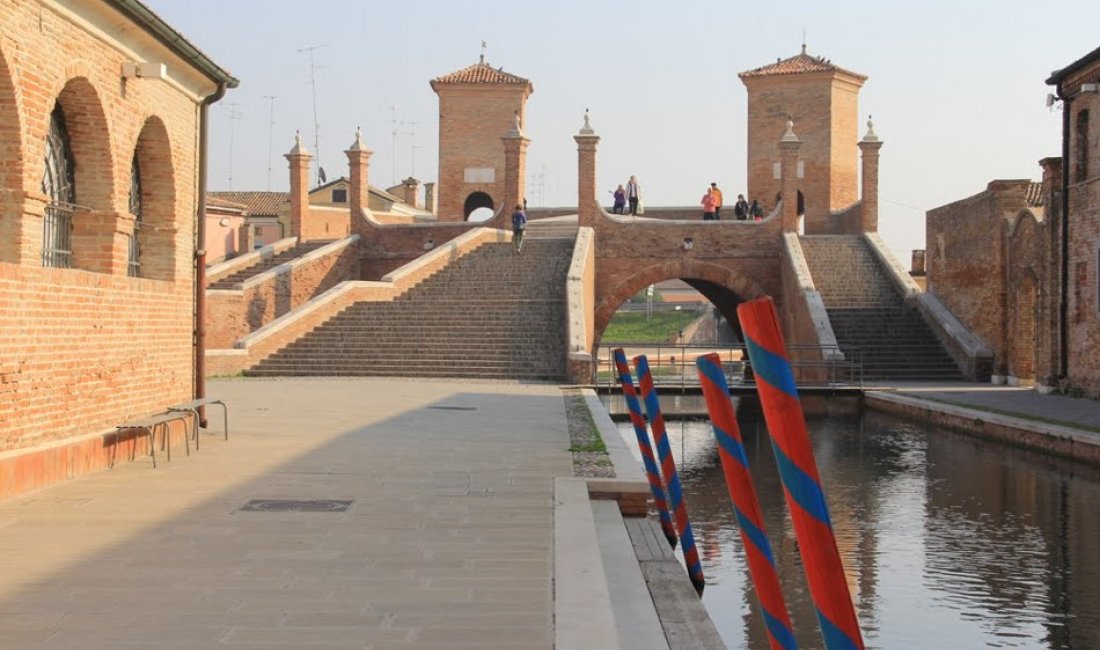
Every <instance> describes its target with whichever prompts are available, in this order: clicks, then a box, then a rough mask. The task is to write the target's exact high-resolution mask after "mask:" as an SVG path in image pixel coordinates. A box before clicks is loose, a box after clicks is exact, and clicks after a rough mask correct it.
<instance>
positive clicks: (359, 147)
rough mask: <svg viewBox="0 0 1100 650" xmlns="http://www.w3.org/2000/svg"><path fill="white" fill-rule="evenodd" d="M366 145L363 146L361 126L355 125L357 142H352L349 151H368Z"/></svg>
mask: <svg viewBox="0 0 1100 650" xmlns="http://www.w3.org/2000/svg"><path fill="white" fill-rule="evenodd" d="M366 149H367V148H366V147H365V146H363V132H362V131H361V130H360V129H359V127H355V142H353V143H351V147H350V148H349V149H348V151H366Z"/></svg>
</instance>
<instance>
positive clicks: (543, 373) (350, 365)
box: [245, 238, 573, 381]
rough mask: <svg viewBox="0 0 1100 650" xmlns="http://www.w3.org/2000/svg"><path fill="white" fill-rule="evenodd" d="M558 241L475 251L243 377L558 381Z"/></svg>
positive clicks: (566, 255)
mask: <svg viewBox="0 0 1100 650" xmlns="http://www.w3.org/2000/svg"><path fill="white" fill-rule="evenodd" d="M572 251H573V241H572V240H571V239H566V238H545V239H541V238H532V239H531V240H529V241H526V242H524V245H523V254H521V255H517V254H516V253H515V252H514V251H513V250H512V245H511V244H510V243H492V244H485V245H482V246H481V247H479V248H478V249H476V250H474V251H471V252H470V253H467V254H466V255H464V256H462V257H460V258H459V259H458V260H456V261H454V262H452V263H451V264H449V265H448V266H446V267H445V268H443V269H442V270H440V271H439V272H437V273H435V274H433V275H432V276H430V277H428V278H427V279H425V280H424V281H423V282H421V283H419V284H417V285H416V286H415V287H413V288H412V289H410V290H409V291H406V292H405V293H404V294H402V295H401V296H399V297H398V298H396V299H395V300H393V301H389V302H374V301H367V302H359V303H355V304H353V305H351V306H349V307H347V308H346V309H344V310H343V311H342V312H340V313H339V314H337V315H336V316H333V317H332V318H330V319H329V320H328V321H326V322H325V323H323V324H322V325H321V326H319V327H318V328H316V329H314V330H313V331H311V332H309V333H308V334H306V335H305V336H303V337H302V338H300V339H298V340H296V341H294V342H293V343H291V344H290V345H288V346H286V347H284V348H283V349H281V350H279V351H278V352H277V353H275V354H274V355H272V356H270V357H268V358H267V359H264V360H263V361H261V362H260V363H259V364H257V365H256V366H254V367H253V368H251V369H250V370H247V371H246V372H245V374H246V375H249V376H284V375H285V376H335V375H340V376H408V377H469V378H478V379H511V380H521V381H561V380H563V379H564V378H565V372H566V359H565V278H566V273H567V271H568V269H569V263H570V258H571V256H572Z"/></svg>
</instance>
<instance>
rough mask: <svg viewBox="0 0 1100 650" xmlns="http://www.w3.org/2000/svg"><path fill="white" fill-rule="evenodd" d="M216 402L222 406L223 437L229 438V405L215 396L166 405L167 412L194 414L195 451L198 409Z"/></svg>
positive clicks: (197, 435)
mask: <svg viewBox="0 0 1100 650" xmlns="http://www.w3.org/2000/svg"><path fill="white" fill-rule="evenodd" d="M211 404H217V405H219V406H221V407H222V417H223V421H224V428H225V439H226V440H229V407H228V406H226V405H225V402H223V401H222V400H220V399H218V398H217V397H200V398H198V399H194V400H191V401H190V402H186V403H183V404H176V405H174V406H169V407H168V412H169V413H189V414H191V415H192V416H194V431H195V451H198V450H199V409H200V408H202V407H204V406H210V405H211Z"/></svg>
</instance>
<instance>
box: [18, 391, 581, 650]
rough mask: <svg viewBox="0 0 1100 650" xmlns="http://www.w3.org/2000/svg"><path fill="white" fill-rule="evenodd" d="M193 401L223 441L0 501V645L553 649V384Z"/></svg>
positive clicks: (557, 411) (561, 428) (560, 411)
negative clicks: (330, 506) (252, 504)
mask: <svg viewBox="0 0 1100 650" xmlns="http://www.w3.org/2000/svg"><path fill="white" fill-rule="evenodd" d="M209 392H210V393H211V394H212V395H216V396H219V397H222V398H224V399H225V400H226V402H227V403H228V404H229V405H230V418H231V423H230V426H231V427H232V433H231V436H230V440H229V441H228V442H226V441H223V440H221V439H220V433H219V432H218V431H215V433H214V434H204V435H205V436H206V437H204V439H203V441H202V449H201V451H199V452H197V453H195V452H193V453H192V455H191V457H190V458H188V457H186V456H184V455H182V454H181V455H179V456H178V457H177V456H176V455H173V460H172V462H171V463H167V462H164V463H161V464H160V465H159V466H158V468H157V469H155V470H154V469H153V468H152V467H151V465H150V464H149V463H142V462H140V461H139V462H136V463H133V464H128V465H123V466H119V467H116V468H115V469H114V470H111V471H105V472H99V473H97V474H94V475H91V476H88V477H85V478H82V479H80V480H77V481H72V482H70V483H66V484H62V485H58V486H55V487H52V488H49V489H46V490H43V491H40V492H36V493H33V494H29V495H23V496H22V497H17V498H13V499H9V500H7V501H4V502H0V531H2V532H0V534H2V539H3V546H4V553H3V554H0V575H3V581H2V582H0V648H19V649H21V650H22V649H28V650H30V649H34V648H82V649H96V648H113V649H129V648H142V649H149V648H158V649H159V648H164V649H168V650H172V649H176V648H179V649H183V648H189V649H194V648H209V647H215V646H217V647H223V646H224V647H227V648H237V649H246V648H264V649H267V650H270V649H272V648H314V647H316V648H328V649H331V648H356V649H360V650H362V649H364V648H374V649H376V650H381V649H384V648H394V649H396V648H411V647H416V648H440V649H443V648H488V647H510V648H551V647H552V646H553V637H554V631H553V602H552V599H553V589H552V584H551V575H552V573H551V572H552V564H551V562H552V558H551V553H552V544H553V541H552V540H553V530H552V524H553V510H552V506H553V498H552V495H553V479H554V477H556V476H570V475H571V474H572V468H571V458H570V454H569V452H568V451H567V449H568V446H569V438H568V432H567V429H566V420H565V414H564V408H563V401H562V399H561V394H560V391H559V389H558V388H557V387H556V386H540V385H522V384H491V383H474V382H448V381H440V382H431V383H425V382H412V381H409V382H401V381H397V382H395V381H389V380H372V379H354V380H344V379H342V380H305V381H296V380H226V381H213V382H211V383H210V386H209ZM433 406H451V407H453V406H459V407H469V408H472V409H473V410H453V409H437V408H431V407H433ZM250 499H294V500H302V499H345V500H351V501H353V503H352V504H351V506H350V508H349V509H348V510H347V512H245V511H242V510H241V507H242V506H244V504H245V503H246V502H247V501H249V500H250Z"/></svg>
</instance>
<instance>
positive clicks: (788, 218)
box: [779, 120, 802, 232]
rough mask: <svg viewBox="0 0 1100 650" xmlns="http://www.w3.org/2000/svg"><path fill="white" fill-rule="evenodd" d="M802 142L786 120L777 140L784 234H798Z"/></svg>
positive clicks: (792, 123) (792, 124) (792, 126)
mask: <svg viewBox="0 0 1100 650" xmlns="http://www.w3.org/2000/svg"><path fill="white" fill-rule="evenodd" d="M801 147H802V141H801V140H799V139H798V136H797V135H795V134H794V122H792V121H791V120H787V132H786V133H784V134H783V137H782V138H780V140H779V176H780V188H781V189H780V191H781V194H782V197H783V212H782V214H781V215H780V216H781V217H782V220H783V231H784V232H798V178H796V176H797V174H798V150H799V148H801Z"/></svg>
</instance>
